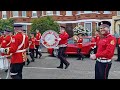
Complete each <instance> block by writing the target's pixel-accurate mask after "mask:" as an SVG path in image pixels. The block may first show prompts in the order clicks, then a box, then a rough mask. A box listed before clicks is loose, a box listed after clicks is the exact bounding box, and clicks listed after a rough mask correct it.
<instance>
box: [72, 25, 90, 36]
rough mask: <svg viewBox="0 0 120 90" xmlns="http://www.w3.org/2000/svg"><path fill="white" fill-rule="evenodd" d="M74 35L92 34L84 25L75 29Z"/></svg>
mask: <svg viewBox="0 0 120 90" xmlns="http://www.w3.org/2000/svg"><path fill="white" fill-rule="evenodd" d="M73 33H74V35H78V34H82V35H88V34H89V33H90V32H89V30H87V29H84V27H83V26H82V25H78V26H76V27H75V28H74V29H73Z"/></svg>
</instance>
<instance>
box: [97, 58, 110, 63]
mask: <svg viewBox="0 0 120 90" xmlns="http://www.w3.org/2000/svg"><path fill="white" fill-rule="evenodd" d="M97 61H99V62H103V63H107V62H111V61H112V60H111V59H106V60H103V59H99V58H97Z"/></svg>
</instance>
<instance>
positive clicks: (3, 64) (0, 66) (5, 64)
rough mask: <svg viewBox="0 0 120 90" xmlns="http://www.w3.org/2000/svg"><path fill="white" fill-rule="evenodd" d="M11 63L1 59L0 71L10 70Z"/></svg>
mask: <svg viewBox="0 0 120 90" xmlns="http://www.w3.org/2000/svg"><path fill="white" fill-rule="evenodd" d="M8 67H9V61H8V59H7V58H0V69H2V70H3V69H8Z"/></svg>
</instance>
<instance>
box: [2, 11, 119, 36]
mask: <svg viewBox="0 0 120 90" xmlns="http://www.w3.org/2000/svg"><path fill="white" fill-rule="evenodd" d="M48 15H49V16H53V18H54V20H55V21H57V22H58V23H59V24H64V25H65V26H66V29H67V31H68V32H69V31H70V33H71V34H72V30H73V28H74V27H75V26H76V25H78V24H81V25H83V27H84V28H85V29H88V30H89V31H90V35H94V32H95V30H96V28H97V26H98V22H99V21H102V20H108V21H110V22H112V16H116V15H117V11H0V19H8V18H13V19H14V20H15V24H22V25H23V28H24V29H25V30H28V31H29V30H30V28H31V24H32V23H31V20H32V19H34V18H40V17H44V16H48Z"/></svg>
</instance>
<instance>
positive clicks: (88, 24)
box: [84, 22, 92, 36]
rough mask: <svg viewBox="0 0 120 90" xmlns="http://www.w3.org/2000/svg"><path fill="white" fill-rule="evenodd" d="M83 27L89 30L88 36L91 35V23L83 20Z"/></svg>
mask: <svg viewBox="0 0 120 90" xmlns="http://www.w3.org/2000/svg"><path fill="white" fill-rule="evenodd" d="M84 29H87V30H88V31H89V33H88V36H92V23H91V22H85V25H84Z"/></svg>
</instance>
